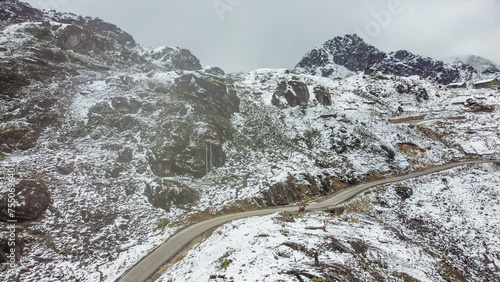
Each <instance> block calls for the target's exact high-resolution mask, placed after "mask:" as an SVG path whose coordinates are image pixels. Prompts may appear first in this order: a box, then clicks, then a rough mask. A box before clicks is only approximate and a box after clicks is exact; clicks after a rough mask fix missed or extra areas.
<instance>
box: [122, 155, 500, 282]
mask: <svg viewBox="0 0 500 282" xmlns="http://www.w3.org/2000/svg"><path fill="white" fill-rule="evenodd" d="M487 162H496V160H475V161H463V162H456V163H451V164H447V165H442V166H437V167H434V168H430V169H427V170H423V171H419V172H414V173H410V174H406V175H401V176H396V177H393V178H389V179H382V180H378V181H374V182H370V183H365V184H360V185H356V186H353V187H351V188H348V189H345V190H342V191H340V192H338V193H335V194H334V195H332V196H331V197H328V198H327V199H325V200H323V201H321V202H318V203H313V204H310V205H309V206H308V207H307V210H308V211H311V210H313V211H314V210H325V209H328V207H332V206H336V205H338V204H341V203H343V202H346V201H348V200H349V199H351V198H353V197H355V196H356V195H358V194H359V193H361V192H363V191H365V190H367V189H370V188H372V187H375V186H378V185H382V184H388V183H393V182H398V181H402V180H406V179H410V178H415V177H419V176H423V175H427V174H431V173H435V172H440V171H443V170H448V169H451V168H454V167H458V166H463V165H469V164H475V163H487ZM282 211H290V212H295V211H297V207H296V206H286V207H278V208H269V209H262V210H255V211H248V212H241V213H235V214H228V215H223V216H220V217H216V218H212V219H209V220H206V221H202V222H199V223H196V224H193V225H191V226H189V227H187V228H185V229H183V230H181V231H180V232H178V233H176V234H175V235H173V236H172V237H170V238H169V239H168V240H167V241H166V242H165V243H163V244H162V245H160V246H159V247H158V248H156V249H155V250H154V251H153V252H151V253H150V254H149V255H147V256H146V257H144V258H143V259H142V260H141V261H139V262H138V263H137V264H136V265H134V266H133V267H132V268H131V269H129V270H128V271H127V272H126V273H125V274H124V275H122V276H121V277H120V278H119V279H118V280H117V281H118V282H138V281H145V280H146V279H148V278H149V277H151V276H152V275H153V274H154V272H155V271H156V270H157V269H158V268H160V267H161V266H162V265H163V264H165V263H166V262H168V261H169V260H170V259H171V258H173V257H174V256H175V255H177V254H178V253H179V252H181V250H182V249H183V248H185V247H186V246H187V245H189V244H190V243H191V242H192V241H193V240H195V239H196V238H198V237H199V236H201V235H203V233H205V232H207V231H208V230H210V229H212V228H215V227H217V226H220V225H222V224H225V223H227V222H230V221H233V220H236V219H241V218H246V217H252V216H262V215H268V214H272V213H276V212H282Z"/></svg>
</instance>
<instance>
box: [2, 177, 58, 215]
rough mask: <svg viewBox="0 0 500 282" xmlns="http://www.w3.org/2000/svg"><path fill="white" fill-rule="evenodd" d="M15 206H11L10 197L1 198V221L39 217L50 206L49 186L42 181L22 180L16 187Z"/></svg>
mask: <svg viewBox="0 0 500 282" xmlns="http://www.w3.org/2000/svg"><path fill="white" fill-rule="evenodd" d="M14 190H15V193H14V197H13V198H11V199H14V200H15V207H13V208H12V206H11V207H9V198H7V197H4V198H3V199H2V200H0V221H2V222H7V221H8V220H17V222H25V221H33V220H36V219H38V218H39V217H40V216H41V215H42V214H43V212H44V211H45V210H46V209H47V208H48V207H49V205H50V201H51V197H50V193H49V191H48V187H47V186H46V185H45V184H44V183H43V182H42V181H34V180H22V181H21V182H20V183H19V184H17V185H16V186H15V187H14Z"/></svg>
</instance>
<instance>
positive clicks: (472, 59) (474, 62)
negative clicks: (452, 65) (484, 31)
mask: <svg viewBox="0 0 500 282" xmlns="http://www.w3.org/2000/svg"><path fill="white" fill-rule="evenodd" d="M451 61H452V62H461V63H464V64H468V65H471V66H472V67H473V68H475V69H476V70H477V71H478V72H479V73H481V74H493V73H498V72H500V65H498V64H497V63H495V62H493V61H491V60H488V59H486V58H483V57H481V56H476V55H462V56H456V57H452V58H451Z"/></svg>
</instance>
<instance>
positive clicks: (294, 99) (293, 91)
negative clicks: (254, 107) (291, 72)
mask: <svg viewBox="0 0 500 282" xmlns="http://www.w3.org/2000/svg"><path fill="white" fill-rule="evenodd" d="M282 98H284V99H285V100H286V103H287V104H288V106H290V107H296V106H307V104H308V102H309V98H310V94H309V89H308V88H307V85H305V84H304V83H303V82H301V81H297V80H290V81H288V82H286V81H282V82H280V83H279V84H278V87H277V88H276V91H275V92H274V94H273V98H272V103H273V104H274V105H275V106H279V105H280V104H281V103H280V100H281V99H282Z"/></svg>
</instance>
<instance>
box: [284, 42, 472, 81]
mask: <svg viewBox="0 0 500 282" xmlns="http://www.w3.org/2000/svg"><path fill="white" fill-rule="evenodd" d="M375 70H378V71H382V72H384V73H387V74H393V75H398V76H412V75H418V76H420V77H422V78H424V79H426V80H429V81H432V82H437V83H441V84H449V83H451V82H462V81H467V80H471V79H473V78H475V77H476V75H477V70H475V69H474V68H473V67H472V66H470V65H467V64H464V63H462V62H456V63H453V64H445V63H443V62H442V61H438V60H435V59H432V58H429V57H422V56H419V55H415V54H412V53H410V52H408V51H405V50H400V51H396V52H390V53H385V52H382V51H380V50H378V49H377V48H375V47H373V46H371V45H368V44H366V43H365V42H364V41H363V39H361V38H360V37H358V36H357V35H346V36H345V37H336V38H334V39H331V40H328V41H327V42H325V43H324V44H323V45H322V46H319V47H316V48H314V49H313V50H311V51H309V52H308V53H307V54H306V55H305V56H304V58H302V60H301V61H300V62H299V63H298V64H297V66H296V67H295V68H294V70H293V72H294V73H297V74H312V75H320V76H324V77H329V78H336V77H340V78H344V77H346V76H349V75H352V74H353V72H354V73H356V72H363V71H367V72H372V71H375Z"/></svg>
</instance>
